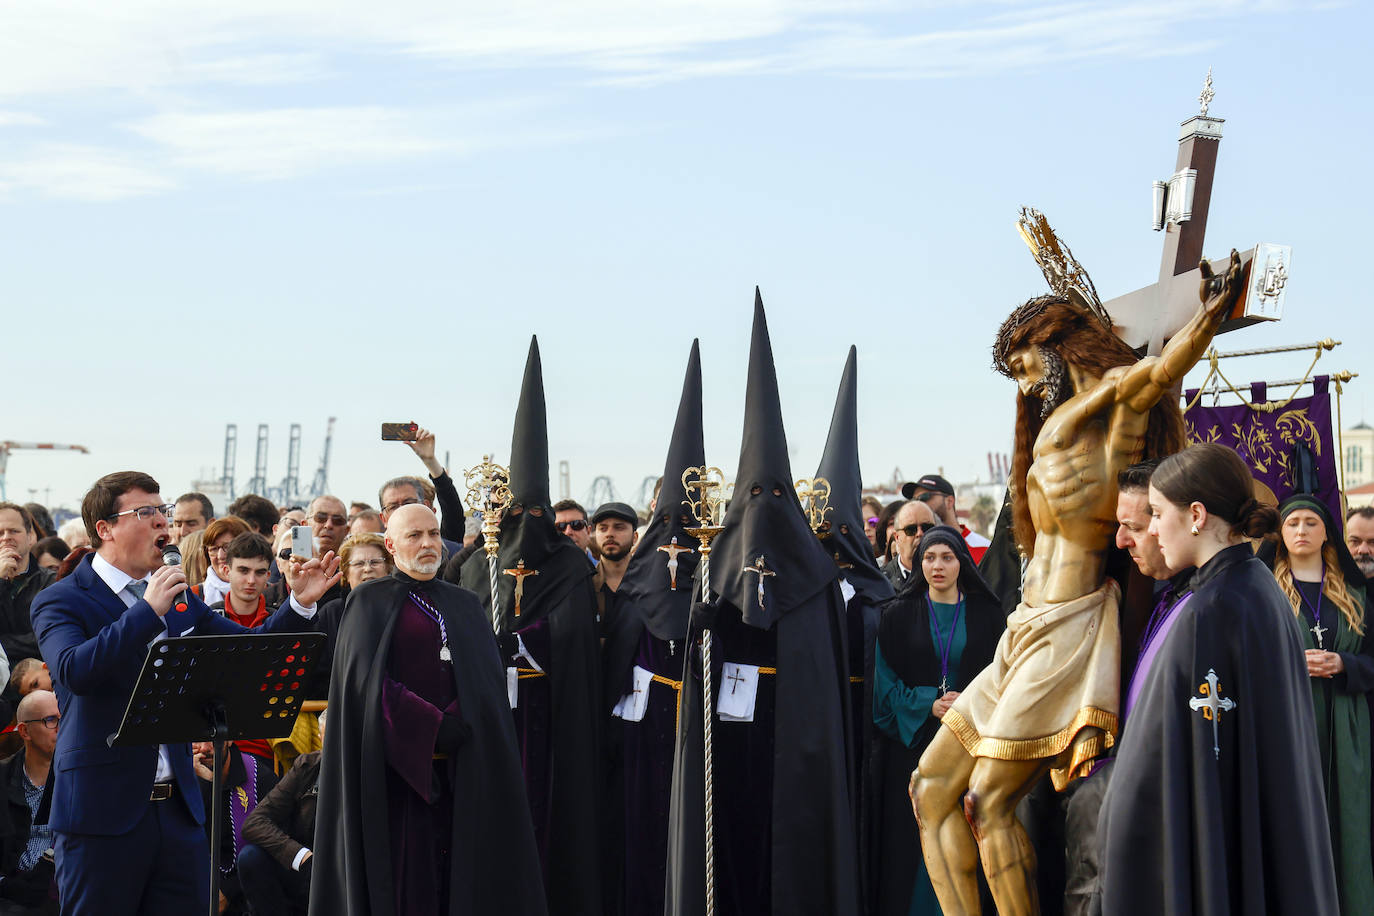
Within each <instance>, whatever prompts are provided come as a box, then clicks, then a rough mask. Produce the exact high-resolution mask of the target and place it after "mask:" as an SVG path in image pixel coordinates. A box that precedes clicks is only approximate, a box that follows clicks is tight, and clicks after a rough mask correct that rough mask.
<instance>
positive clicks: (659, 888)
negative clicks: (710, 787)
mask: <svg viewBox="0 0 1374 916" xmlns="http://www.w3.org/2000/svg"><path fill="white" fill-rule="evenodd" d="M704 451H705V449H704V447H703V444H702V431H701V353H700V349H699V345H698V343H697V342H696V341H692V351H691V355H690V357H689V358H688V362H687V375H686V378H685V379H684V380H683V383H682V396H681V398H680V400H679V401H678V409H677V418H676V420H675V421H674V424H673V434H672V438H671V440H670V441H669V444H668V459H667V461H666V462H665V465H664V471H663V477H662V479H661V480H660V487H659V492H658V493H657V494H655V500H654V504H653V505H654V509H653V516H652V518H650V519H649V527H648V528H647V529H645V531H644V535H643V536H642V537H641V538H640V540H639V543H638V546H636V548H635V551H634V553H633V555H631V557H630V559H629V562H628V563H627V564H626V567H627V568H626V571H625V576H624V578H623V579H622V580H621V584H620V588H619V590H618V591H617V593H616V595H617V598H618V599H619V601H620V604H619V611H620V613H618V614H616V615H615V616H614V618H613V619H612V620H611V621H610V624H609V628H608V629H607V631H606V643H605V648H604V650H603V664H604V672H605V675H604V682H605V694H604V699H603V701H602V702H603V706H602V711H603V712H606V711H609V712H610V714H611V721H610V723H609V730H608V734H607V741H606V744H607V753H606V759H607V774H606V792H607V805H606V810H607V812H608V814H607V824H606V838H607V840H606V848H605V853H604V860H605V862H606V872H605V874H606V880H605V887H606V888H607V895H608V898H609V899H608V900H607V903H606V913H607V914H608V916H614V914H620V913H624V914H627V916H636V914H641V913H655V914H657V913H662V912H663V889H664V882H665V878H666V875H667V861H668V812H669V799H670V797H671V789H672V777H673V742H674V741H675V739H676V737H677V723H678V706H679V704H678V695H679V692H680V691H681V689H682V662H683V658H684V655H685V650H684V642H685V640H686V638H687V616H688V613H689V611H690V608H691V602H692V574H693V573H694V572H695V571H696V567H697V562H698V560H699V559H700V555H699V553H698V552H697V539H696V538H694V537H692V536H691V535H690V534H688V533H687V528H689V527H691V525H692V522H690V521H689V520H688V517H687V511H686V508H685V507H684V506H683V504H682V501H683V499H684V497H685V495H686V494H685V493H684V491H683V486H682V472H683V471H685V470H686V469H687V468H695V467H701V466H702V465H704V464H705V463H706V458H705V455H704Z"/></svg>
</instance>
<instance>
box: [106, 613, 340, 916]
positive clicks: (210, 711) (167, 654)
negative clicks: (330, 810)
mask: <svg viewBox="0 0 1374 916" xmlns="http://www.w3.org/2000/svg"><path fill="white" fill-rule="evenodd" d="M324 641H325V636H324V634H323V633H273V634H260V633H244V634H239V635H235V636H182V637H178V638H175V639H164V640H161V641H159V642H156V643H154V644H153V645H152V646H151V647H150V648H149V649H148V657H147V658H146V659H144V661H143V671H142V672H140V674H139V676H138V683H137V684H135V685H134V692H133V694H132V695H131V696H130V697H129V705H128V707H126V708H125V710H124V721H123V722H121V723H120V725H119V731H117V732H115V734H114V735H113V736H112V737H111V738H110V742H109V743H110V744H111V745H131V744H184V743H186V742H189V741H207V740H208V741H212V742H213V743H214V747H215V753H214V760H213V768H212V771H213V773H214V780H213V782H212V783H211V786H212V790H211V805H210V916H215V914H216V913H218V912H219V848H220V843H221V841H222V836H223V830H224V823H223V821H224V812H223V811H222V810H221V806H220V792H221V790H222V789H223V781H224V777H223V766H222V760H223V757H224V743H225V742H226V741H229V740H231V739H234V738H285V737H287V736H288V735H290V734H291V730H292V729H293V728H294V727H295V725H296V716H297V715H299V714H300V711H301V704H302V703H303V702H305V689H306V684H307V681H308V679H309V677H310V674H311V672H312V671H313V670H314V667H315V659H316V657H317V656H318V655H319V651H320V649H321V648H323V646H324Z"/></svg>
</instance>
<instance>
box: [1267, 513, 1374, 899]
mask: <svg viewBox="0 0 1374 916" xmlns="http://www.w3.org/2000/svg"><path fill="white" fill-rule="evenodd" d="M1279 519H1280V524H1279V534H1280V535H1281V538H1280V540H1279V542H1278V544H1277V545H1276V546H1275V548H1274V578H1275V579H1277V580H1278V583H1279V588H1280V589H1282V590H1283V594H1284V596H1285V597H1286V598H1287V599H1288V604H1289V606H1290V607H1291V608H1292V610H1293V616H1294V617H1296V618H1297V620H1298V630H1299V631H1300V632H1301V635H1302V642H1303V648H1304V649H1305V650H1306V651H1305V652H1304V661H1305V662H1306V665H1307V674H1308V677H1309V678H1310V681H1311V687H1312V710H1313V712H1314V713H1315V714H1316V725H1317V747H1318V749H1319V750H1320V751H1321V761H1322V783H1323V786H1324V788H1325V789H1326V813H1327V817H1328V818H1329V819H1330V821H1331V850H1332V853H1333V854H1334V856H1335V859H1336V888H1337V891H1338V892H1339V894H1340V900H1341V912H1343V913H1374V865H1372V864H1371V858H1370V781H1369V771H1370V721H1369V704H1368V702H1367V699H1366V698H1367V695H1368V694H1369V692H1370V690H1371V689H1374V651H1371V648H1372V647H1371V645H1370V641H1369V640H1370V636H1369V631H1370V629H1371V628H1370V626H1369V622H1368V620H1367V619H1366V615H1365V590H1364V575H1363V574H1362V573H1361V572H1360V568H1359V567H1358V566H1357V565H1356V564H1355V560H1354V558H1353V557H1351V556H1350V552H1349V551H1348V550H1347V549H1346V546H1345V541H1344V539H1343V538H1342V537H1341V531H1340V528H1339V527H1338V526H1337V525H1336V524H1335V523H1334V521H1333V520H1332V517H1331V514H1330V512H1329V511H1328V510H1327V508H1326V506H1325V505H1323V504H1322V503H1321V501H1320V500H1318V499H1316V498H1315V497H1314V496H1311V495H1310V494H1306V493H1299V494H1296V495H1294V496H1290V497H1288V498H1287V499H1285V500H1284V501H1283V502H1282V503H1281V504H1280V505H1279Z"/></svg>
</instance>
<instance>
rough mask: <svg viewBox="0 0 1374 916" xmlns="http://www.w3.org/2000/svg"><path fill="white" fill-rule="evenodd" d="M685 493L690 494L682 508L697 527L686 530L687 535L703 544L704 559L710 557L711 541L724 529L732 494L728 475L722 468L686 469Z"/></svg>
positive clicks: (684, 476)
mask: <svg viewBox="0 0 1374 916" xmlns="http://www.w3.org/2000/svg"><path fill="white" fill-rule="evenodd" d="M682 489H683V491H684V492H685V493H686V494H687V498H686V499H684V500H683V501H682V504H683V505H684V506H686V507H687V511H689V512H691V513H692V518H693V519H695V520H696V527H695V528H688V529H686V530H687V533H688V534H690V535H691V536H692V537H694V538H696V539H697V540H698V541H700V542H701V555H702V556H703V557H705V556H708V555H709V554H710V553H711V539H712V538H714V537H715V536H716V535H717V534H720V532H721V531H722V530H723V529H724V527H725V504H726V502H727V500H728V499H729V493H730V491H729V489H728V488H727V487H726V486H725V475H724V474H722V473H721V470H720V468H712V467H699V468H687V469H686V470H685V471H683V472H682ZM693 493H695V494H696V498H693V496H692V494H693Z"/></svg>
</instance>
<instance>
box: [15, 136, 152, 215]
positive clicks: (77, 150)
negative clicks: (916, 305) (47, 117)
mask: <svg viewBox="0 0 1374 916" xmlns="http://www.w3.org/2000/svg"><path fill="white" fill-rule="evenodd" d="M174 187H176V182H175V181H174V180H173V179H171V178H170V177H168V176H167V175H164V174H160V173H159V172H156V171H153V170H151V169H148V168H146V167H144V166H142V165H140V164H138V163H136V162H133V161H131V160H130V159H129V158H128V157H126V156H123V155H121V154H119V153H117V152H113V151H111V150H107V149H100V148H98V147H91V146H79V145H75V144H60V143H48V144H42V145H39V146H37V147H34V148H32V149H31V150H29V151H28V152H27V153H26V154H25V155H23V156H22V157H19V158H15V159H12V160H8V161H0V191H3V192H5V193H9V194H14V193H18V192H24V191H28V192H35V193H40V194H43V195H45V196H48V197H57V198H66V199H69V200H87V201H99V202H106V201H113V200H123V199H125V198H128V197H141V196H144V195H147V194H155V193H159V192H162V191H169V190H171V189H172V188H174Z"/></svg>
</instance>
